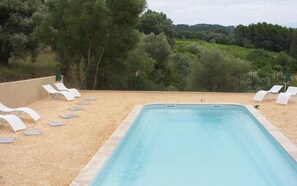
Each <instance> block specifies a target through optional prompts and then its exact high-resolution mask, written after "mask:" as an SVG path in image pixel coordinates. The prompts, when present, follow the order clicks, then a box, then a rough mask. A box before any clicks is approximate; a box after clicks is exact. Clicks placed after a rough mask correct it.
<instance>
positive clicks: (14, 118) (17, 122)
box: [0, 103, 40, 132]
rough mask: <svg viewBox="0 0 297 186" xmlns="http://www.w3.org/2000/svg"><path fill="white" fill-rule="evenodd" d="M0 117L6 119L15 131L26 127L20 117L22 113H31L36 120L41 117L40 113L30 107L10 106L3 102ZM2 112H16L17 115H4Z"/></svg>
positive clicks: (0, 105) (0, 106) (0, 107)
mask: <svg viewBox="0 0 297 186" xmlns="http://www.w3.org/2000/svg"><path fill="white" fill-rule="evenodd" d="M0 113H1V114H0V119H1V120H4V121H6V122H7V123H8V124H9V125H10V127H11V128H12V130H13V131H14V132H16V131H18V130H23V129H26V128H27V127H26V125H25V124H24V122H23V121H22V120H21V119H20V118H19V117H18V115H19V114H21V113H26V114H27V115H29V116H30V117H31V118H32V119H33V120H34V121H35V122H37V121H38V120H39V119H40V115H39V114H38V113H37V112H35V111H34V110H32V109H31V108H28V107H19V108H9V107H7V106H5V105H3V104H2V103H0ZM2 113H16V115H10V114H9V115H2Z"/></svg>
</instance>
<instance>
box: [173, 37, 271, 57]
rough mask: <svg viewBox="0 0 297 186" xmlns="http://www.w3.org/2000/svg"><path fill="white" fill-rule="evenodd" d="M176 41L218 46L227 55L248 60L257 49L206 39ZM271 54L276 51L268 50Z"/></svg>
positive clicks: (206, 46)
mask: <svg viewBox="0 0 297 186" xmlns="http://www.w3.org/2000/svg"><path fill="white" fill-rule="evenodd" d="M175 43H176V44H177V45H190V44H191V45H199V46H203V47H205V48H216V49H218V50H221V51H222V52H223V53H224V54H225V55H227V56H229V57H232V58H240V59H243V60H247V56H248V55H249V54H250V53H251V52H252V51H254V50H255V49H249V48H244V47H239V46H235V45H222V44H212V43H208V42H205V41H200V40H182V39H176V40H175ZM268 54H269V55H272V56H274V55H275V53H274V52H268Z"/></svg>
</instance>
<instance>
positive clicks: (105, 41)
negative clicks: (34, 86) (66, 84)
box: [38, 0, 145, 89]
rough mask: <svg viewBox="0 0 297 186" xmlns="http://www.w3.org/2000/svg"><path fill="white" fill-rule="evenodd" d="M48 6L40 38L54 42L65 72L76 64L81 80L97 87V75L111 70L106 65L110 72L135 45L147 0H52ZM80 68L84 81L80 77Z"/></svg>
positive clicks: (105, 74) (85, 83) (80, 82)
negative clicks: (140, 16)
mask: <svg viewBox="0 0 297 186" xmlns="http://www.w3.org/2000/svg"><path fill="white" fill-rule="evenodd" d="M46 7H47V9H46V11H44V12H45V13H40V16H42V21H41V22H40V23H39V27H38V36H39V38H40V39H42V40H43V41H44V42H45V43H46V44H48V45H50V46H52V48H53V49H54V51H55V52H56V54H57V57H58V60H59V61H60V62H61V63H62V64H63V69H62V71H64V72H65V73H64V74H65V75H66V76H67V73H66V72H69V69H70V68H71V66H72V65H76V66H77V68H76V69H77V72H76V77H77V78H78V79H77V82H78V84H79V85H80V86H81V87H84V88H87V89H90V88H93V89H96V88H98V82H99V80H98V79H100V78H102V79H108V78H109V77H108V78H107V77H104V76H107V75H109V73H105V72H104V70H103V69H107V70H108V71H109V72H111V71H112V70H111V69H113V68H114V67H116V65H118V64H121V61H123V59H125V58H127V56H128V53H129V51H130V50H132V49H133V48H134V47H135V46H136V44H137V42H138V40H139V34H138V32H137V30H136V27H137V26H138V23H139V14H140V13H141V12H142V11H143V10H144V8H145V1H144V0H123V1H116V0H109V1H105V0H72V1H63V0H49V1H47V3H46ZM81 62H83V63H84V64H85V66H84V67H83V69H81ZM109 63H114V64H109ZM81 71H83V72H84V75H83V81H81V80H80V79H79V77H80V75H79V74H80V73H81ZM115 71H117V70H115ZM99 88H100V87H99Z"/></svg>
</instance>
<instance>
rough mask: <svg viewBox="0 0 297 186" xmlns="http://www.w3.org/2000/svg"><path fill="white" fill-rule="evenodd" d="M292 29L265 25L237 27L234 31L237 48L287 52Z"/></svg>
mask: <svg viewBox="0 0 297 186" xmlns="http://www.w3.org/2000/svg"><path fill="white" fill-rule="evenodd" d="M291 33H292V29H288V28H286V27H281V26H279V25H272V24H267V23H265V22H264V23H257V24H250V25H248V26H243V25H238V26H237V27H236V29H235V31H234V35H235V39H236V42H237V44H238V45H239V46H244V47H248V48H263V49H266V50H270V51H274V52H280V51H285V52H288V51H289V49H290V36H291Z"/></svg>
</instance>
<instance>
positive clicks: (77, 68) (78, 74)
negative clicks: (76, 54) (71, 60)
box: [76, 59, 81, 87]
mask: <svg viewBox="0 0 297 186" xmlns="http://www.w3.org/2000/svg"><path fill="white" fill-rule="evenodd" d="M76 81H77V84H78V87H80V85H81V79H80V59H77V60H76Z"/></svg>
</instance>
